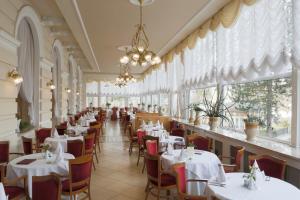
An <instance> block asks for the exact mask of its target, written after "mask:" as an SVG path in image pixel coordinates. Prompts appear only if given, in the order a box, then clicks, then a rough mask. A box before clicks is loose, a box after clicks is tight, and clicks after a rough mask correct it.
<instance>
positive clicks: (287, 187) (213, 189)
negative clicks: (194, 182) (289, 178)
mask: <svg viewBox="0 0 300 200" xmlns="http://www.w3.org/2000/svg"><path fill="white" fill-rule="evenodd" d="M225 176H226V182H224V183H223V184H221V185H212V184H209V185H208V187H207V190H206V193H207V194H208V196H209V199H211V198H212V196H216V197H217V198H219V199H220V200H240V199H243V200H252V199H272V200H282V199H295V197H296V196H298V197H299V196H300V190H299V189H298V188H296V187H295V186H293V185H291V184H290V183H288V182H285V181H283V180H280V179H277V178H273V177H270V176H266V175H265V173H264V171H261V170H260V169H259V166H258V164H257V162H256V161H254V163H253V165H252V166H251V167H250V172H249V173H239V172H237V173H227V174H226V175H225Z"/></svg>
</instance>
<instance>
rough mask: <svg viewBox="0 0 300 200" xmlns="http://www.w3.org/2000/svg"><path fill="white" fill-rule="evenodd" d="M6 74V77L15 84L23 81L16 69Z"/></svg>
mask: <svg viewBox="0 0 300 200" xmlns="http://www.w3.org/2000/svg"><path fill="white" fill-rule="evenodd" d="M7 76H8V78H10V79H12V80H13V81H14V83H15V84H16V85H17V84H19V83H22V82H23V77H22V76H21V75H20V74H19V72H18V71H17V70H16V69H13V70H11V71H9V72H8V74H7Z"/></svg>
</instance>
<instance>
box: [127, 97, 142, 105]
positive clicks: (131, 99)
mask: <svg viewBox="0 0 300 200" xmlns="http://www.w3.org/2000/svg"><path fill="white" fill-rule="evenodd" d="M140 101H141V98H140V97H129V98H128V106H130V104H132V106H133V107H138V104H140Z"/></svg>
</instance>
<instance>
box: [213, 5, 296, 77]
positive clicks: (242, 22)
mask: <svg viewBox="0 0 300 200" xmlns="http://www.w3.org/2000/svg"><path fill="white" fill-rule="evenodd" d="M287 2H288V1H287V0H261V1H258V2H257V3H256V4H254V5H253V6H246V5H243V7H242V8H241V11H240V16H239V17H238V20H237V22H236V23H235V24H234V25H233V26H232V27H230V28H224V27H222V26H220V27H219V28H218V30H217V31H216V35H217V36H216V37H217V38H216V44H217V45H216V49H217V55H216V58H217V71H218V79H219V81H223V82H237V81H251V80H256V79H264V78H270V77H274V76H280V75H282V74H285V73H288V72H290V71H291V65H290V64H289V62H288V61H289V53H288V52H289V41H288V37H287V36H288V31H289V28H288V27H289V26H288V18H289V17H290V16H289V15H290V13H288V12H287Z"/></svg>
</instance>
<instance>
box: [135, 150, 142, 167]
mask: <svg viewBox="0 0 300 200" xmlns="http://www.w3.org/2000/svg"><path fill="white" fill-rule="evenodd" d="M140 157H141V149H140V147H139V155H138V160H137V163H136V165H137V166H139V162H140Z"/></svg>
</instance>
